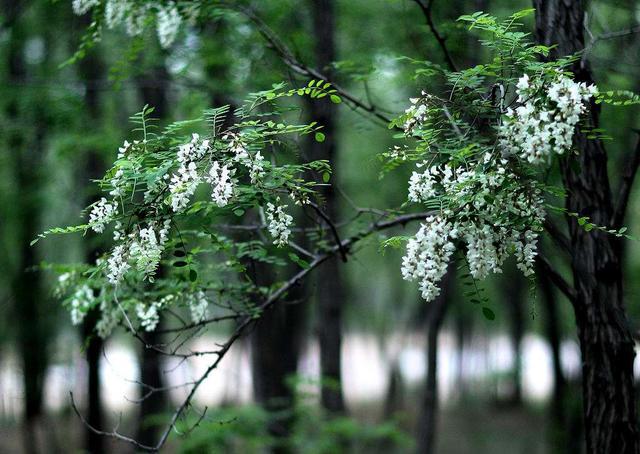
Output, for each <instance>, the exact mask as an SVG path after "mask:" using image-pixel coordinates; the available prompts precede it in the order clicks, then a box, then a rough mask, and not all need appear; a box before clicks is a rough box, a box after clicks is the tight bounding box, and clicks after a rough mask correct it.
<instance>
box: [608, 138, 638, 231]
mask: <svg viewBox="0 0 640 454" xmlns="http://www.w3.org/2000/svg"><path fill="white" fill-rule="evenodd" d="M636 132H637V133H638V134H639V135H640V131H636ZM638 166H640V137H638V144H637V145H636V149H635V150H634V151H633V153H631V159H630V160H629V161H627V163H626V166H625V168H624V171H623V173H622V182H621V183H620V189H619V191H618V199H617V201H616V206H615V210H614V212H613V218H612V219H611V227H612V228H614V229H619V228H620V227H622V222H623V221H624V217H625V214H626V213H627V206H628V205H629V196H630V195H631V188H632V187H633V181H634V180H635V178H636V174H637V173H638Z"/></svg>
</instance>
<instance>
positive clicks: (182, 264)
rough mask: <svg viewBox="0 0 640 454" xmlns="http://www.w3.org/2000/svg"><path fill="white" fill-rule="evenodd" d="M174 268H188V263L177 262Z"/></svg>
mask: <svg viewBox="0 0 640 454" xmlns="http://www.w3.org/2000/svg"><path fill="white" fill-rule="evenodd" d="M173 266H175V267H177V268H182V267H184V266H187V262H185V261H183V260H180V261H178V262H175V263H174V264H173Z"/></svg>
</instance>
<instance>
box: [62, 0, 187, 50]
mask: <svg viewBox="0 0 640 454" xmlns="http://www.w3.org/2000/svg"><path fill="white" fill-rule="evenodd" d="M104 3H105V5H104V18H105V22H106V24H107V27H108V28H114V27H116V26H117V25H119V24H121V23H123V22H124V24H125V28H126V30H127V34H129V35H130V36H137V35H140V34H142V32H144V29H145V26H146V25H147V21H148V20H149V19H150V17H151V15H150V13H152V12H153V10H155V12H156V30H157V33H158V40H159V41H160V45H161V46H162V47H163V48H165V49H166V48H168V47H170V46H171V44H173V42H174V41H175V39H176V36H177V35H178V31H179V29H180V25H181V23H182V19H183V18H182V16H181V15H180V11H179V10H178V6H177V3H175V2H168V3H166V4H157V5H151V4H149V3H145V2H136V1H134V0H106V1H105V2H104ZM99 4H100V1H99V0H72V6H73V12H74V13H75V14H78V15H81V14H85V13H87V12H88V11H89V10H90V9H91V8H93V7H95V6H97V5H99ZM186 13H187V19H188V18H189V17H190V16H194V15H197V13H198V11H197V9H195V10H194V8H193V7H191V8H189V10H188V11H186Z"/></svg>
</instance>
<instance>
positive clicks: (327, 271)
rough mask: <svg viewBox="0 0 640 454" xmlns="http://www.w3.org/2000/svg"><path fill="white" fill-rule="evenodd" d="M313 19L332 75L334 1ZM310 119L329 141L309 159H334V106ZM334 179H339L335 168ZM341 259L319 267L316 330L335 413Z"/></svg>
mask: <svg viewBox="0 0 640 454" xmlns="http://www.w3.org/2000/svg"><path fill="white" fill-rule="evenodd" d="M310 7H311V14H312V19H313V35H314V38H315V63H316V67H318V68H319V69H321V70H322V71H324V73H325V74H327V75H328V77H330V78H331V73H332V71H331V67H330V65H331V63H332V62H333V61H335V58H336V45H335V24H334V1H333V0H310ZM308 107H309V119H311V120H312V121H317V122H318V123H319V124H320V125H322V126H323V127H324V129H323V131H324V133H325V135H326V140H325V141H324V142H323V143H316V142H313V143H309V148H308V153H309V158H310V159H313V160H316V159H326V160H328V161H329V162H335V156H336V148H337V147H336V143H337V138H336V133H337V128H336V116H337V109H336V107H335V105H334V104H333V103H331V102H328V101H326V100H320V101H318V100H315V101H314V102H311V103H309V105H308ZM332 178H333V181H334V182H336V181H339V175H337V174H336V172H335V168H334V173H333V176H332ZM324 196H325V200H326V207H325V212H326V214H327V215H328V216H329V218H330V219H332V220H335V219H336V218H337V215H338V201H337V197H336V192H335V189H334V188H333V186H330V187H328V188H327V190H326V191H325V192H324ZM339 263H340V262H339V258H337V257H334V258H332V259H329V260H327V262H326V263H325V264H324V265H323V267H321V268H320V269H319V270H318V273H317V274H316V282H317V292H316V296H317V306H318V317H317V323H318V325H317V332H318V339H319V342H320V372H321V374H322V379H323V380H327V383H326V385H327V386H324V385H323V386H322V393H321V400H322V405H323V407H324V408H325V409H327V410H328V411H330V412H333V413H343V412H344V411H345V404H344V397H343V394H342V378H341V375H342V351H341V348H342V309H343V307H342V306H343V305H344V304H345V299H344V298H345V289H344V283H343V279H342V269H341V268H340V266H339Z"/></svg>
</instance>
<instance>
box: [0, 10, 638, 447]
mask: <svg viewBox="0 0 640 454" xmlns="http://www.w3.org/2000/svg"><path fill="white" fill-rule="evenodd" d="M0 5H1V6H0V150H1V153H0V241H1V243H0V244H1V246H0V250H1V251H2V253H1V254H0V269H1V270H2V273H0V301H1V303H0V452H29V453H40V452H42V453H57V452H81V451H82V450H88V451H89V452H92V453H103V452H130V451H131V448H130V447H129V446H127V445H125V444H122V443H119V442H117V441H114V440H111V439H104V438H100V437H97V436H96V435H95V434H92V433H91V432H90V431H88V430H87V428H86V426H85V425H84V424H83V423H82V422H81V421H80V419H79V418H78V416H77V415H76V414H75V413H74V412H73V410H72V408H71V405H70V398H69V391H73V393H74V398H75V400H76V402H77V403H78V407H79V409H80V411H81V413H82V414H83V415H84V416H85V417H86V418H87V419H88V420H90V421H92V423H94V424H96V425H97V426H99V427H104V428H107V430H109V429H110V428H112V427H115V426H118V425H119V427H120V430H121V431H123V432H125V433H128V434H130V435H131V436H137V437H138V438H139V439H140V440H152V439H154V437H156V436H157V427H156V424H155V422H157V421H159V420H160V421H162V420H161V419H158V418H159V415H160V416H161V415H162V413H163V412H165V411H167V409H168V408H170V405H171V402H173V401H177V398H178V397H179V396H180V395H181V394H180V392H181V391H180V389H175V390H168V391H166V392H163V393H157V394H156V395H154V397H153V399H146V400H144V401H142V403H140V402H138V401H137V399H138V398H139V397H140V396H141V395H144V393H145V392H146V390H145V388H144V387H141V386H139V382H140V381H142V382H144V383H146V384H149V385H152V386H163V384H164V385H167V384H168V385H174V384H179V383H181V382H184V381H188V380H189V377H190V376H191V373H192V371H194V370H196V371H197V370H201V369H202V368H203V367H206V362H204V359H202V360H201V359H199V358H192V359H190V361H189V362H186V363H178V361H175V360H165V359H164V358H160V357H158V355H154V354H153V352H152V351H150V350H148V349H143V348H142V346H141V345H140V343H139V342H136V341H135V340H134V339H132V338H131V336H129V335H127V334H126V333H125V332H124V331H122V330H121V331H117V332H116V333H115V334H114V335H112V336H111V337H110V338H108V339H107V340H106V341H104V342H103V341H101V340H100V339H98V338H96V337H90V338H88V339H87V338H86V336H87V333H88V332H90V327H91V320H90V317H89V319H88V320H87V321H86V322H85V327H84V329H83V327H82V326H81V327H77V326H72V324H71V322H70V320H69V314H68V312H67V310H65V309H64V308H63V307H62V306H61V305H60V302H59V300H58V299H56V296H55V295H54V292H53V288H54V283H55V279H56V277H55V276H54V275H53V274H52V273H50V272H47V271H46V270H43V269H41V268H40V267H39V265H41V264H42V263H43V262H55V263H67V262H74V261H80V260H82V259H83V258H84V257H90V256H91V254H93V251H94V250H95V248H96V247H98V245H97V244H95V238H93V237H92V236H91V235H88V236H87V237H84V238H83V237H80V236H76V237H65V238H62V239H56V240H55V241H51V240H47V241H41V242H39V243H37V244H36V245H35V246H33V247H31V246H30V242H31V240H32V239H34V238H35V237H36V236H37V234H38V233H40V232H42V231H44V230H45V229H47V228H50V227H52V226H59V225H70V224H76V223H79V222H80V221H81V210H82V209H83V207H85V206H86V205H87V203H88V202H89V201H91V200H93V199H94V198H95V196H96V189H97V188H96V186H95V185H92V184H91V179H92V178H97V177H99V176H100V175H101V174H102V173H103V172H104V170H105V169H106V168H108V166H109V165H110V163H111V162H113V160H114V159H115V156H116V153H117V150H118V147H119V146H121V144H122V142H123V140H124V138H126V137H129V132H130V131H131V129H132V126H131V124H130V122H129V117H130V116H131V115H133V114H134V113H135V112H138V111H139V110H140V109H141V108H142V106H143V105H145V104H149V105H151V106H154V107H155V112H154V116H156V117H158V118H159V119H160V121H161V123H163V124H166V123H168V122H170V121H173V120H179V119H187V118H192V117H197V116H199V115H200V112H201V111H202V110H203V109H204V108H207V107H211V106H219V105H222V104H231V105H237V104H238V103H239V102H240V101H241V100H242V99H244V97H245V96H246V94H247V93H249V92H252V91H257V90H261V89H265V88H269V87H270V86H271V85H272V84H274V83H277V82H281V81H285V82H287V83H288V84H290V85H292V86H294V87H295V86H300V85H301V84H306V82H307V81H308V79H305V78H304V77H300V76H299V75H298V74H296V73H294V72H293V71H291V68H290V67H289V66H287V65H286V64H285V63H284V62H283V61H282V58H281V57H280V56H279V55H278V54H277V53H276V52H274V51H273V50H272V49H271V48H270V46H269V43H268V42H266V41H265V39H264V38H263V36H262V35H261V34H260V32H259V30H258V29H257V28H256V26H255V24H254V23H252V22H251V21H249V20H247V18H246V17H245V16H243V15H242V14H237V13H233V12H228V13H225V14H220V15H218V16H216V17H213V18H211V19H210V20H209V21H206V22H205V21H202V22H198V23H195V24H193V25H191V26H190V27H188V28H185V29H183V30H182V31H181V32H180V35H179V37H178V40H177V41H176V42H175V43H174V44H173V45H172V46H171V48H170V49H162V48H161V47H160V45H159V44H158V39H157V36H156V34H155V33H154V30H153V29H150V30H148V32H147V33H146V34H145V35H144V36H142V37H137V38H131V37H129V36H127V35H126V34H125V33H124V31H123V30H119V29H114V30H110V31H108V32H105V33H104V34H103V36H102V39H101V40H100V42H98V43H97V45H96V46H94V47H93V48H90V49H87V50H86V55H84V57H83V58H80V59H78V60H77V61H74V62H71V63H68V61H69V59H70V58H71V57H72V56H73V55H74V53H75V52H76V50H77V49H78V48H79V46H80V44H81V42H82V37H83V35H84V33H85V31H86V29H87V26H88V24H89V23H90V21H91V18H90V17H88V16H76V15H74V14H73V11H72V7H71V2H70V1H45V0H2V3H1V4H0ZM247 5H249V6H250V7H252V8H254V10H255V12H256V14H257V15H258V16H259V17H260V18H261V20H262V21H263V22H264V23H265V24H267V25H268V26H269V27H270V28H271V29H272V30H274V31H275V32H276V33H277V34H278V36H279V39H280V40H281V41H282V42H283V43H285V44H286V45H287V47H288V48H289V49H291V50H292V52H293V53H294V54H295V56H296V57H297V58H298V59H299V60H300V61H301V62H304V63H305V64H307V65H309V66H310V67H315V68H321V69H322V71H325V72H326V73H328V74H332V76H333V78H334V79H335V80H337V81H338V82H339V83H340V84H341V85H342V86H343V87H345V88H346V89H348V90H349V91H350V92H351V93H354V94H355V95H357V97H358V98H360V99H363V100H366V102H367V103H372V104H374V105H375V106H377V107H378V108H379V109H380V110H379V112H382V113H384V115H386V116H389V117H392V116H394V115H395V114H397V113H400V112H401V111H403V110H404V108H405V106H406V102H407V101H406V100H407V99H408V98H409V97H411V96H414V95H415V94H416V93H418V92H419V91H420V90H422V89H425V90H427V91H428V89H429V87H428V86H426V85H425V80H423V79H421V78H420V77H413V76H414V74H415V70H416V65H415V64H413V63H412V59H415V60H425V59H426V60H430V61H433V62H435V63H439V64H446V62H445V60H444V58H443V54H442V52H441V49H440V47H439V45H438V42H437V40H436V39H435V38H434V34H433V33H432V30H431V29H430V27H432V26H435V27H436V28H437V31H438V33H439V35H440V36H441V37H444V38H446V43H447V46H448V48H449V50H450V52H451V56H452V57H453V59H454V60H455V61H456V62H458V64H459V65H461V66H468V65H473V64H476V63H478V62H479V61H481V59H482V56H483V55H484V54H483V53H484V52H485V50H484V49H482V48H481V46H480V44H479V43H478V40H477V38H476V37H474V36H473V34H469V33H468V32H467V31H466V30H465V27H464V25H463V24H461V23H457V22H456V21H455V19H456V18H457V17H458V16H460V15H462V14H470V13H472V12H474V11H489V12H491V13H492V14H494V15H497V16H505V15H508V14H511V13H512V12H514V11H515V10H517V9H522V8H528V7H531V4H530V3H529V2H526V1H519V0H518V1H514V0H509V1H507V0H449V1H448V2H442V1H436V2H433V3H432V5H433V7H432V19H433V23H432V24H429V23H427V22H425V16H424V15H423V12H422V11H421V10H420V8H419V6H418V5H417V2H415V1H410V0H375V1H372V0H308V1H303V0H262V1H255V2H247ZM588 6H589V8H588V17H587V23H588V27H589V34H588V44H587V52H588V56H589V60H590V61H591V64H592V68H593V70H594V74H595V79H596V81H597V83H598V86H599V87H600V89H601V90H607V89H614V88H615V89H627V90H632V91H635V92H639V91H640V77H639V74H640V58H639V56H640V33H639V32H640V29H639V28H638V24H639V23H640V2H639V1H636V0H597V1H595V0H594V1H591V2H589V5H588ZM526 25H527V27H528V28H529V29H530V30H531V31H533V19H532V18H527V22H526ZM634 31H635V32H634ZM402 57H407V58H402ZM301 107H302V109H301V115H303V116H305V118H310V119H312V120H314V119H317V117H318V116H320V117H323V119H324V120H325V122H328V123H329V124H330V125H331V126H330V127H328V128H327V131H326V133H327V136H330V140H331V141H332V144H333V146H334V149H333V151H332V153H333V160H334V163H333V165H334V168H335V169H337V171H336V174H335V176H334V178H333V179H332V183H333V184H334V186H335V187H336V188H337V192H338V193H339V194H343V195H344V196H336V199H335V200H336V202H335V205H334V206H333V208H332V209H334V210H335V213H337V214H338V216H337V217H338V218H340V217H341V216H339V214H340V213H350V212H351V211H350V210H351V209H352V207H353V206H354V205H355V206H358V207H376V208H381V209H384V208H386V207H393V206H398V205H400V204H401V203H402V202H403V201H404V200H406V196H407V194H406V191H405V190H402V191H396V190H390V189H391V188H405V187H406V181H407V177H408V175H407V173H406V171H407V170H408V169H404V170H403V171H399V172H395V173H392V174H389V175H387V176H386V177H385V179H383V180H379V179H378V175H379V172H380V163H379V160H378V158H377V155H378V154H379V153H380V152H383V151H385V150H386V149H388V148H389V147H390V146H392V145H393V139H392V133H391V132H390V131H389V130H388V129H387V127H386V125H385V124H384V122H382V121H380V120H379V119H376V118H375V116H371V115H368V114H367V113H366V112H363V111H362V110H356V109H354V110H352V109H349V108H348V107H347V106H345V105H341V106H332V107H331V108H330V109H329V111H322V108H318V107H317V105H312V104H309V105H302V106H301ZM319 110H320V111H319ZM638 114H640V109H639V108H638V107H637V106H632V107H629V108H627V109H624V110H623V109H613V108H608V107H605V108H604V113H603V117H602V123H603V124H602V126H603V127H604V128H605V129H606V130H607V133H608V134H609V135H610V136H611V139H610V140H609V142H608V150H609V153H610V164H609V165H610V172H611V175H612V176H613V177H612V178H613V179H614V181H615V178H616V177H615V175H617V174H619V171H618V169H620V167H621V166H622V165H623V164H624V159H625V158H624V156H626V153H627V152H628V150H630V149H633V148H634V147H635V141H636V138H637V137H636V135H635V134H634V133H633V132H632V130H633V128H639V127H640V124H639V123H638V118H640V117H639V116H638ZM303 146H304V147H307V150H306V152H307V153H308V154H309V155H310V156H312V157H314V158H317V157H321V156H323V155H322V153H324V151H322V150H321V149H319V148H318V147H319V146H320V145H319V144H317V143H306V144H303ZM385 188H387V189H385ZM347 195H348V196H347ZM639 203H640V200H638V198H637V196H636V194H635V193H634V194H633V195H632V198H631V205H630V210H629V215H628V217H627V219H626V225H628V226H629V228H630V232H631V233H632V234H633V235H639V232H638V229H637V228H636V227H635V226H636V225H637V223H638V221H639V220H638V204H639ZM407 231H412V230H411V226H408V227H407ZM543 249H544V251H545V253H546V255H547V257H549V258H550V259H551V260H552V261H553V262H554V263H556V264H557V265H558V266H559V267H560V269H564V270H566V269H567V268H566V265H564V264H563V263H564V262H563V261H562V257H561V255H560V253H559V252H557V250H556V249H557V248H556V246H554V245H553V244H552V243H550V242H549V243H545V244H543ZM638 251H639V249H638V244H637V243H636V242H630V243H629V245H628V249H627V253H626V256H625V258H624V260H625V262H624V267H625V276H626V283H625V289H624V290H625V292H626V301H627V309H628V313H629V316H630V318H631V322H632V325H633V329H634V332H635V331H637V330H638V328H639V327H640V306H638V305H637V304H636V301H637V299H638V296H639V295H640V293H639V292H640V280H639V279H638V276H640V260H639V259H638V257H640V256H639V255H638ZM401 254H402V251H401V250H395V249H388V250H386V251H384V253H383V252H381V250H380V248H379V238H378V239H372V240H371V241H368V242H367V243H366V246H365V247H362V248H361V249H360V250H359V252H358V254H357V255H355V256H354V258H353V259H352V260H350V261H349V262H348V263H346V264H338V263H337V262H336V263H335V264H334V263H332V264H330V266H327V267H326V268H325V269H324V270H323V271H321V272H320V273H319V274H317V275H316V276H315V278H314V279H313V280H312V282H310V283H309V285H307V286H306V287H305V291H306V292H307V293H306V295H302V296H301V300H302V301H303V302H302V303H300V304H290V305H288V306H287V305H285V306H284V308H278V309H277V310H275V311H274V312H273V313H270V314H269V316H267V317H266V318H265V320H263V321H262V322H261V323H260V324H258V325H257V326H256V327H255V329H253V330H252V332H251V334H250V336H248V337H246V338H244V339H243V340H242V342H241V343H240V344H237V345H235V346H234V349H233V351H232V352H231V353H230V355H229V356H228V357H227V358H225V360H224V361H223V364H222V365H221V367H220V369H219V370H217V371H216V373H215V374H213V375H212V376H211V378H210V379H208V380H207V382H206V383H205V384H204V385H203V387H202V388H201V390H200V391H199V392H198V394H197V396H196V402H197V403H198V405H200V406H202V407H204V406H205V405H206V406H208V407H209V411H208V413H207V415H206V418H205V419H203V421H201V422H200V424H199V425H198V426H197V427H196V428H195V429H194V430H193V431H192V432H191V433H190V434H189V436H188V437H182V436H180V434H178V433H176V434H173V435H172V438H171V440H170V443H169V446H168V447H167V448H166V449H167V451H168V452H185V453H199V452H262V450H263V449H265V447H269V446H271V447H273V449H274V451H275V452H286V451H278V450H279V449H284V448H281V444H280V443H279V442H278V438H279V437H282V436H286V437H288V439H289V440H290V442H289V445H290V446H293V447H294V448H297V449H298V450H300V452H313V453H316V452H317V453H321V452H341V451H348V450H353V451H355V452H383V451H384V452H412V451H414V450H418V452H424V451H420V450H421V446H425V443H426V444H430V443H433V439H435V445H436V446H437V452H439V453H446V454H449V453H450V454H462V453H482V452H487V453H489V452H490V453H546V452H565V453H566V452H572V453H578V452H580V451H581V450H582V449H583V448H582V445H583V433H582V413H581V411H582V410H581V408H582V407H581V405H582V404H581V400H580V350H579V346H578V342H577V335H576V328H575V322H574V315H573V311H572V309H571V306H570V304H569V303H568V301H567V300H566V299H565V298H564V297H563V296H562V295H561V294H560V293H559V292H556V290H555V288H553V287H552V286H551V283H550V282H549V280H548V278H547V277H546V276H545V275H544V274H540V276H539V278H538V281H537V286H536V287H535V288H531V287H530V285H529V283H528V281H527V280H526V279H525V278H523V277H521V275H520V274H519V273H518V272H517V271H516V270H515V266H512V267H510V268H509V270H508V271H506V272H505V273H504V274H503V275H498V276H496V277H494V278H491V280H490V281H489V282H488V283H487V285H486V291H487V295H488V296H489V300H490V311H482V310H480V307H478V306H477V305H474V304H473V303H472V302H471V301H470V300H469V299H468V298H466V297H465V296H464V289H462V288H461V287H460V286H459V285H458V281H457V280H456V279H453V278H451V279H449V281H448V282H447V289H446V297H445V298H442V299H441V300H439V301H438V302H437V303H431V305H427V304H425V303H424V301H422V300H421V298H420V297H419V295H418V292H417V290H416V286H415V285H411V284H409V283H407V282H404V281H402V279H401V276H400V272H399V264H400V258H401ZM328 282H330V285H329V284H327V285H329V286H330V287H332V289H331V292H332V295H333V296H332V298H333V300H332V301H330V302H329V303H327V302H326V301H323V298H324V299H326V295H325V292H324V291H323V289H324V288H326V287H327V285H324V284H323V283H328ZM336 295H337V296H336ZM87 327H89V328H87ZM87 330H89V331H87ZM224 335H225V332H219V333H218V332H217V331H216V330H212V331H209V332H208V333H207V334H206V335H205V336H202V337H199V338H197V339H196V340H195V341H194V342H197V343H199V344H200V345H207V344H212V343H214V342H216V341H219V340H220V339H223V338H224ZM320 344H323V345H324V347H323V348H320V346H319V345H320ZM331 348H333V350H331ZM336 349H338V351H337V352H336ZM321 350H322V352H323V353H322V359H321V355H320V351H321ZM338 353H340V354H341V357H340V355H339V354H338ZM636 370H637V368H636ZM321 371H324V372H326V373H324V374H322V372H321ZM321 375H325V377H324V378H325V379H326V380H328V385H327V388H328V389H329V392H323V393H322V396H321V397H320V396H319V392H318V389H319V387H318V384H319V383H320V380H321ZM283 376H287V377H289V378H288V379H287V380H286V384H283V380H281V378H282V377H283ZM636 377H640V370H638V373H637V374H636ZM434 390H437V393H434ZM279 398H280V399H282V398H285V399H290V400H289V401H288V402H290V401H292V402H293V404H292V405H286V406H285V405H282V404H281V402H278V399H279ZM274 399H275V400H274ZM291 399H292V400H291ZM434 401H437V402H438V406H437V409H436V405H434ZM278 412H280V413H278ZM325 412H329V413H330V414H332V415H333V417H331V418H330V417H327V416H326V414H325ZM274 415H275V416H274ZM434 417H437V424H435V425H433V424H431V423H429V421H430V420H433V418H434ZM425 427H432V428H433V429H432V431H428V430H427V431H425Z"/></svg>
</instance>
